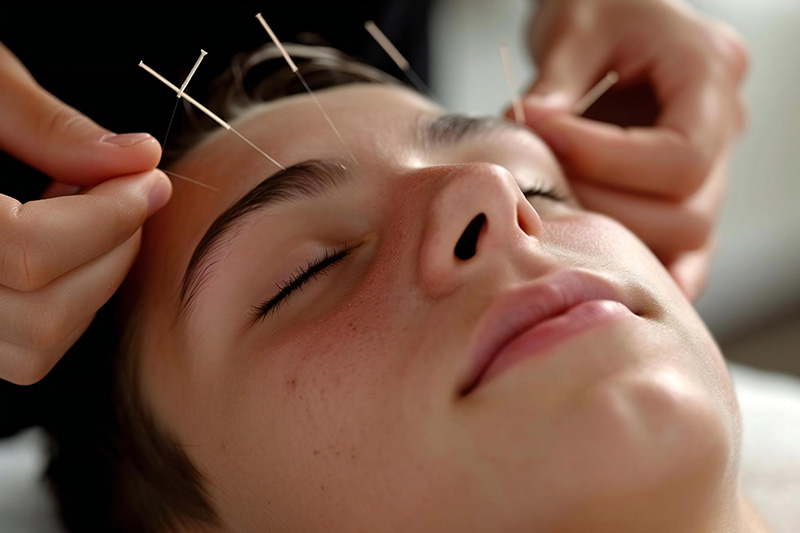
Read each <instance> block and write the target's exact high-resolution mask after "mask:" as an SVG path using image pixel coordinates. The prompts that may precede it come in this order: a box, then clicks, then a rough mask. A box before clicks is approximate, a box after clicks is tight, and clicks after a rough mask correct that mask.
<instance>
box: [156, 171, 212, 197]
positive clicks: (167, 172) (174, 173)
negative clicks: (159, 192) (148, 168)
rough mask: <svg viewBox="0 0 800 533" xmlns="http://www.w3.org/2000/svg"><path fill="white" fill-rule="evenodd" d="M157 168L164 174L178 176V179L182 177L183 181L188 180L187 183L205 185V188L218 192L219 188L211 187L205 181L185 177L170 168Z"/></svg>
mask: <svg viewBox="0 0 800 533" xmlns="http://www.w3.org/2000/svg"><path fill="white" fill-rule="evenodd" d="M159 170H161V172H163V173H164V174H167V175H169V176H172V177H175V178H178V179H182V180H183V181H188V182H189V183H194V184H195V185H199V186H201V187H205V188H206V189H210V190H212V191H215V192H219V189H217V188H216V187H212V186H211V185H206V184H205V183H201V182H199V181H197V180H193V179H192V178H187V177H186V176H183V175H181V174H178V173H177V172H173V171H171V170H165V169H163V168H161V169H159Z"/></svg>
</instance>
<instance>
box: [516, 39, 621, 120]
mask: <svg viewBox="0 0 800 533" xmlns="http://www.w3.org/2000/svg"><path fill="white" fill-rule="evenodd" d="M538 55H540V60H539V62H538V69H539V72H538V76H537V78H536V81H535V82H534V83H533V85H532V86H531V88H530V90H529V91H528V94H527V95H526V96H525V98H524V103H525V107H526V108H528V107H529V106H534V107H539V108H548V109H558V110H564V111H568V110H571V109H572V107H573V106H574V105H575V104H576V103H577V102H578V100H580V99H581V98H582V97H583V96H584V95H585V94H586V93H587V92H588V91H589V89H591V88H592V86H593V85H594V84H595V83H596V82H597V81H598V79H600V77H602V76H603V75H605V74H606V71H607V69H606V68H605V67H606V63H607V60H608V57H607V56H606V54H605V52H604V49H603V48H601V47H600V46H598V43H597V42H596V40H595V41H590V40H588V39H586V38H584V37H581V36H580V35H575V34H574V33H573V34H572V35H570V34H569V33H566V34H563V36H562V37H560V38H559V39H557V40H555V41H554V42H553V43H552V44H551V45H550V46H548V48H547V49H546V50H543V51H542V53H540V54H538ZM526 111H527V109H526Z"/></svg>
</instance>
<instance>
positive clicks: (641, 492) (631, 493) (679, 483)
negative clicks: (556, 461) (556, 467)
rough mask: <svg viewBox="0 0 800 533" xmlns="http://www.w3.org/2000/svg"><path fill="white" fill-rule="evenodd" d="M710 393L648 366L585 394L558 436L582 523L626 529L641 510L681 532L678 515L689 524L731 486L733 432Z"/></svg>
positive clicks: (642, 514)
mask: <svg viewBox="0 0 800 533" xmlns="http://www.w3.org/2000/svg"><path fill="white" fill-rule="evenodd" d="M712 394H713V393H712V391H709V390H705V389H702V388H700V387H698V386H697V385H696V384H695V382H694V381H692V380H691V379H687V377H686V376H684V375H682V374H679V373H677V372H675V371H673V370H670V369H660V368H658V367H656V366H653V367H648V366H647V365H643V366H642V367H641V368H639V369H638V370H631V371H630V372H626V373H624V374H622V375H616V376H610V377H609V378H608V379H606V380H604V381H603V382H600V383H597V384H596V385H595V386H594V387H592V388H591V390H589V391H587V392H586V394H585V395H584V396H583V398H582V399H581V401H580V403H579V404H576V405H575V409H574V410H573V411H572V413H571V414H570V416H569V421H568V422H567V423H566V425H565V427H564V429H565V433H564V434H562V436H566V437H567V440H566V441H565V442H566V443H567V444H566V446H565V449H564V452H563V453H565V454H569V456H570V460H569V464H570V474H571V475H572V476H574V479H575V480H576V481H577V483H576V485H575V487H577V488H575V490H574V491H573V493H572V494H571V495H570V499H572V503H573V504H574V505H575V506H576V508H580V509H582V510H583V511H582V512H581V513H580V514H581V518H580V520H582V523H581V525H580V526H581V527H590V528H592V529H593V530H597V531H602V530H606V529H609V528H627V527H632V526H634V524H633V523H627V522H626V521H628V520H632V519H633V517H634V516H640V517H642V518H644V517H647V522H650V521H651V520H652V521H653V523H654V524H658V523H661V524H669V525H670V528H672V529H671V530H672V531H679V530H682V528H681V527H677V524H676V520H685V521H686V524H685V525H686V527H689V525H690V524H693V523H695V522H696V521H698V520H701V517H703V516H706V515H707V514H708V513H707V511H708V509H711V508H713V507H714V506H715V505H718V504H719V501H720V499H723V498H725V496H726V493H727V492H729V491H730V490H735V476H731V475H730V473H731V472H732V471H735V465H736V458H737V457H738V449H737V448H738V446H737V444H736V441H735V437H734V435H735V434H736V432H735V431H732V428H730V427H728V425H729V423H730V422H729V421H730V417H729V416H728V414H727V413H726V412H725V411H724V410H722V409H721V408H720V407H719V402H718V401H716V400H715V398H714V397H713V396H712ZM732 477H733V480H734V481H732V479H731V478H732ZM676 517H679V518H676ZM659 520H661V521H660V522H659ZM640 527H641V523H640ZM609 530H611V529H609ZM649 531H656V530H655V529H649Z"/></svg>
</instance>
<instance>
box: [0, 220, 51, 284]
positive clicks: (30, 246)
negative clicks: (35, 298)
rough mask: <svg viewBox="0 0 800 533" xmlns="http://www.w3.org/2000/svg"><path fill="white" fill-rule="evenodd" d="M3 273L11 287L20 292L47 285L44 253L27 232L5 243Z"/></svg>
mask: <svg viewBox="0 0 800 533" xmlns="http://www.w3.org/2000/svg"><path fill="white" fill-rule="evenodd" d="M3 273H4V278H5V279H6V280H7V283H8V284H9V285H10V287H11V288H12V289H16V290H20V291H34V290H36V289H39V288H41V287H42V286H44V285H45V284H46V283H47V279H46V277H45V276H44V255H43V252H42V251H41V249H40V248H39V247H38V246H37V244H36V242H35V241H34V240H33V239H31V238H30V237H29V236H28V235H27V234H26V232H25V231H18V232H16V235H15V236H14V237H12V238H10V239H9V240H8V242H6V243H5V245H4V249H3Z"/></svg>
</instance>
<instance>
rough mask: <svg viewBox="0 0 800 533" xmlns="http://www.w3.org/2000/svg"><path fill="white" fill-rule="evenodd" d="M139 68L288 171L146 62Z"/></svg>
mask: <svg viewBox="0 0 800 533" xmlns="http://www.w3.org/2000/svg"><path fill="white" fill-rule="evenodd" d="M139 66H140V67H142V68H143V69H145V70H146V71H147V72H149V73H150V74H152V75H153V76H154V77H155V78H156V79H158V80H160V81H161V82H163V83H164V85H166V86H167V87H169V88H170V89H172V90H173V91H175V92H176V93H178V94H179V95H180V97H181V98H183V99H185V100H186V101H187V102H189V103H190V104H192V105H193V106H195V107H196V108H197V109H199V110H200V111H202V112H203V113H205V114H206V115H208V117H209V118H211V119H212V120H214V121H215V122H216V123H217V124H219V125H220V126H222V127H223V128H225V129H226V130H228V131H230V132H231V133H233V134H234V135H236V136H237V137H239V138H240V139H242V140H243V141H244V142H246V143H247V144H248V145H249V146H251V147H252V148H254V149H255V150H256V151H257V152H258V153H260V154H261V155H263V156H264V157H266V158H267V159H269V160H270V161H271V162H272V163H273V164H274V165H275V166H277V167H278V168H279V169H281V170H286V169H285V168H284V167H283V166H282V165H281V164H280V163H278V162H277V161H275V160H274V159H273V158H272V157H270V156H269V154H267V153H266V152H264V151H263V150H262V149H261V148H259V147H258V146H256V145H255V144H253V143H252V142H250V141H249V140H248V139H246V138H245V137H244V135H242V134H241V133H239V132H238V131H236V130H235V129H234V128H233V126H231V125H230V124H228V123H227V122H225V121H224V120H222V119H221V118H219V117H218V116H217V115H215V114H214V113H212V112H211V110H209V109H208V108H207V107H206V106H204V105H203V104H201V103H200V102H198V101H197V100H195V99H194V98H192V97H191V96H189V95H188V94H186V93H185V92H184V93H181V90H180V89H179V88H178V87H177V86H175V85H174V84H172V83H171V82H170V81H169V80H167V79H166V78H165V77H164V76H162V75H161V74H159V73H158V72H156V71H155V70H153V69H151V68H150V67H148V66H147V65H145V64H144V61H139Z"/></svg>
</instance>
